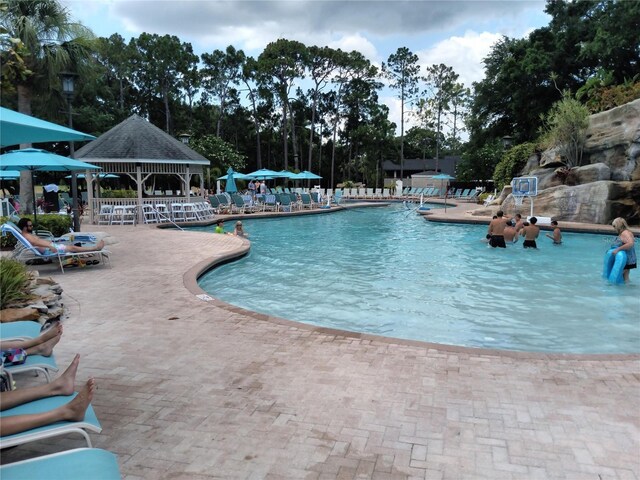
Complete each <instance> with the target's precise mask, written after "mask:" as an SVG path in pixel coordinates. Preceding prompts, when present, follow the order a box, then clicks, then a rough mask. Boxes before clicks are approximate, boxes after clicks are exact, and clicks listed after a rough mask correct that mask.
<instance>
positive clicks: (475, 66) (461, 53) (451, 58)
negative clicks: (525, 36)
mask: <svg viewBox="0 0 640 480" xmlns="http://www.w3.org/2000/svg"><path fill="white" fill-rule="evenodd" d="M501 38H502V35H501V34H499V33H490V32H482V33H477V32H473V31H467V32H465V34H464V36H462V37H459V36H453V37H449V38H447V39H446V40H442V41H440V42H438V43H436V44H435V45H434V46H433V47H431V48H429V49H427V50H423V51H421V52H417V54H418V57H419V58H420V61H419V62H420V66H421V71H422V73H423V74H426V71H427V67H430V66H431V65H433V64H440V63H444V64H445V65H447V66H449V67H452V68H453V70H454V71H455V72H456V73H457V74H458V75H460V79H459V80H460V82H462V83H464V85H465V86H467V87H471V83H472V82H478V81H480V80H482V79H483V78H484V65H483V63H482V60H483V59H484V58H485V57H486V56H487V55H489V53H490V52H491V47H492V46H493V45H494V44H495V43H496V42H497V41H499V40H500V39H501Z"/></svg>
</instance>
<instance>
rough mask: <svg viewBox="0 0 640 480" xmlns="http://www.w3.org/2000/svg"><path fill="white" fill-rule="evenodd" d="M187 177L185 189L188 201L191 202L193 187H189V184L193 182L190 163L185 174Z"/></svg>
mask: <svg viewBox="0 0 640 480" xmlns="http://www.w3.org/2000/svg"><path fill="white" fill-rule="evenodd" d="M184 177H185V178H184V179H185V182H184V186H185V189H184V191H185V192H186V195H185V196H186V198H187V203H189V197H190V195H191V188H190V187H189V185H190V184H191V173H189V165H187V172H186V174H185V176H184Z"/></svg>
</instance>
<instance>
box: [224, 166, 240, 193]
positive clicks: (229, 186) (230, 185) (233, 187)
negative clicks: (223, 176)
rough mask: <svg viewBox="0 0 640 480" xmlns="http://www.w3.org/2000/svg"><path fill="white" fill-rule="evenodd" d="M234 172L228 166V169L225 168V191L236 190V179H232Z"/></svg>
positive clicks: (232, 191) (231, 191)
mask: <svg viewBox="0 0 640 480" xmlns="http://www.w3.org/2000/svg"><path fill="white" fill-rule="evenodd" d="M234 174H235V172H234V171H233V168H231V167H229V170H227V185H226V186H225V188H224V190H225V192H227V193H235V192H237V191H238V188H237V187H236V181H235V180H234V179H233V176H234Z"/></svg>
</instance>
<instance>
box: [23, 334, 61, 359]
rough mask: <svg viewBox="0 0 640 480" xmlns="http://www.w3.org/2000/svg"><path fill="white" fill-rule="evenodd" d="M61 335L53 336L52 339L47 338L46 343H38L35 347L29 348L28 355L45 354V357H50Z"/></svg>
mask: <svg viewBox="0 0 640 480" xmlns="http://www.w3.org/2000/svg"><path fill="white" fill-rule="evenodd" d="M60 337H61V335H57V336H55V337H53V338H52V339H51V340H47V341H46V342H44V343H41V344H39V345H36V346H35V347H30V348H27V349H26V351H27V355H43V356H45V357H50V356H51V354H52V353H53V347H55V346H56V345H57V344H58V342H59V341H60Z"/></svg>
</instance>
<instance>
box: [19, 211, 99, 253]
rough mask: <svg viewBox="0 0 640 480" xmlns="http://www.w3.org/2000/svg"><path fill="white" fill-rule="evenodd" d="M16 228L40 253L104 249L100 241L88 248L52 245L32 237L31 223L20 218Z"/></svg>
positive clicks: (63, 244) (60, 244)
mask: <svg viewBox="0 0 640 480" xmlns="http://www.w3.org/2000/svg"><path fill="white" fill-rule="evenodd" d="M18 228H19V229H20V230H21V231H22V236H23V237H24V238H26V239H27V240H28V241H29V243H30V244H31V245H33V246H34V247H35V248H37V249H38V250H40V251H41V252H42V253H45V254H46V253H48V252H59V253H83V252H95V251H96V250H102V249H103V248H104V241H103V240H100V241H99V242H98V243H96V244H95V245H92V246H89V247H78V246H76V245H70V244H66V243H54V242H51V241H49V240H45V239H44V238H40V237H38V236H37V235H34V234H33V233H32V232H33V223H32V222H31V220H30V219H28V218H21V219H20V221H19V222H18Z"/></svg>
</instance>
